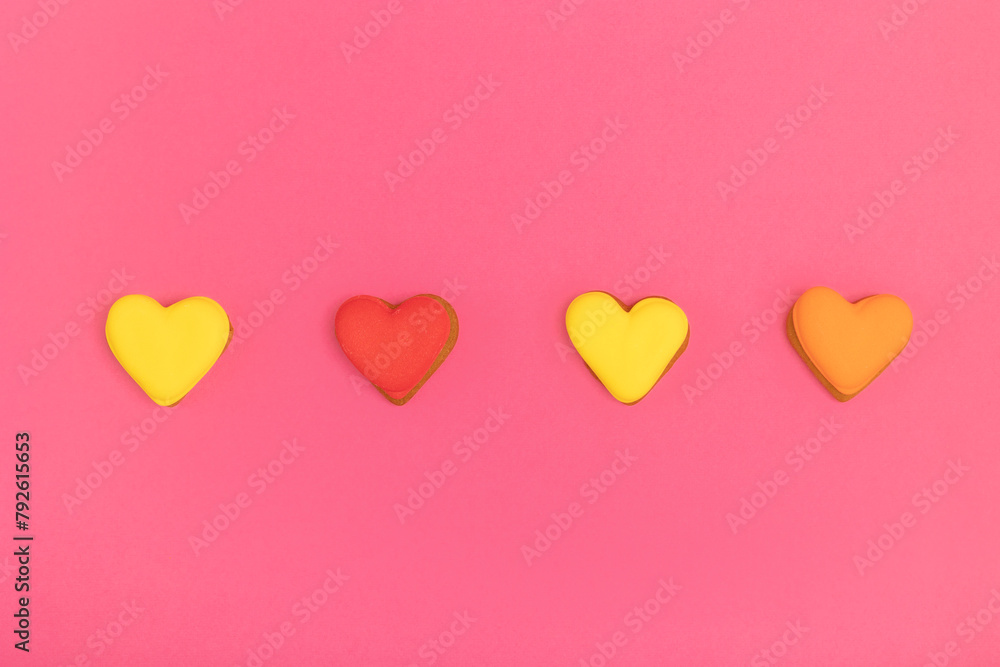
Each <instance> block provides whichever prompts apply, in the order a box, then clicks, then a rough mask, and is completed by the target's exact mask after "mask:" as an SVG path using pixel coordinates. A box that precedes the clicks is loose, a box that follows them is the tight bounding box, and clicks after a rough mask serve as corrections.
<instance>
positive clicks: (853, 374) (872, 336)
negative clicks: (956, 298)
mask: <svg viewBox="0 0 1000 667" xmlns="http://www.w3.org/2000/svg"><path fill="white" fill-rule="evenodd" d="M787 329H788V338H789V340H791V342H792V346H793V347H794V348H795V349H796V351H798V353H799V356H801V357H802V359H803V360H805V362H806V364H807V365H808V366H809V368H810V369H811V370H812V372H813V374H814V375H816V377H817V378H819V380H820V382H822V383H823V386H825V387H826V388H827V389H828V390H829V391H830V393H831V394H833V395H834V396H835V397H836V398H837V400H840V401H847V400H850V399H852V398H854V397H855V396H857V395H858V394H859V393H860V392H861V390H862V389H864V388H865V387H867V386H868V385H869V384H870V383H871V382H872V380H874V379H875V378H876V377H878V375H879V374H880V373H881V372H882V371H884V370H885V369H886V367H887V366H888V365H889V364H890V363H891V362H892V360H893V359H895V358H896V356H897V355H899V353H900V352H902V351H903V348H904V347H906V344H907V343H908V342H909V340H910V332H911V331H912V330H913V314H912V313H911V312H910V309H909V307H908V306H907V305H906V303H905V302H904V301H903V300H902V299H900V298H899V297H898V296H892V295H891V294H877V295H875V296H869V297H867V298H864V299H861V300H860V301H855V302H854V303H850V302H849V301H847V300H846V299H844V298H843V297H842V296H840V295H839V294H837V293H836V292H835V291H833V290H832V289H830V288H829V287H813V288H811V289H808V290H806V292H805V293H804V294H803V295H802V296H800V297H799V299H798V301H796V302H795V305H794V306H792V310H791V312H790V313H789V314H788V326H787Z"/></svg>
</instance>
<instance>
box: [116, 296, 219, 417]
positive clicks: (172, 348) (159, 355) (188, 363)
mask: <svg viewBox="0 0 1000 667" xmlns="http://www.w3.org/2000/svg"><path fill="white" fill-rule="evenodd" d="M230 332H231V327H230V323H229V317H228V316H227V315H226V311H225V310H223V308H222V306H220V305H219V304H218V303H216V302H215V301H213V300H212V299H209V298H207V297H203V296H194V297H191V298H189V299H184V300H183V301H178V302H177V303H175V304H173V305H171V306H169V307H167V308H164V307H163V306H161V305H160V304H159V303H157V302H156V301H155V300H154V299H151V298H149V297H148V296H143V295H141V294H129V295H128V296H123V297H122V298H120V299H118V300H117V301H115V302H114V304H112V306H111V309H110V310H109V311H108V322H107V325H106V327H105V333H106V335H107V338H108V345H109V346H110V347H111V352H112V354H114V355H115V358H116V359H117V360H118V363H120V364H121V365H122V368H124V369H125V371H126V372H127V373H128V374H129V375H131V376H132V379H133V380H135V381H136V382H137V383H138V385H139V386H140V387H142V390H143V391H145V392H146V393H147V394H149V397H150V398H151V399H153V400H154V401H155V402H156V403H158V404H159V405H164V406H166V405H173V404H175V403H177V402H178V401H179V400H181V399H182V398H184V396H185V395H186V394H187V393H188V392H189V391H191V389H192V388H193V387H194V386H195V385H196V384H198V381H199V380H201V378H202V377H204V375H205V373H207V372H208V370H209V369H210V368H211V367H212V365H213V364H215V361H216V359H218V358H219V355H221V354H222V351H223V350H225V349H226V345H228V344H229V338H230Z"/></svg>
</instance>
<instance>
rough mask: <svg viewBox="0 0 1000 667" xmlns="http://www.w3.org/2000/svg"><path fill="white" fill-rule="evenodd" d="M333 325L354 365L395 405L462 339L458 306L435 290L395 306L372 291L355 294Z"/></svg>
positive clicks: (411, 391)
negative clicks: (455, 306) (460, 336)
mask: <svg viewBox="0 0 1000 667" xmlns="http://www.w3.org/2000/svg"><path fill="white" fill-rule="evenodd" d="M333 328H334V333H335V334H336V336H337V342H339V343H340V347H341V348H343V350H344V354H346V355H347V358H348V359H350V361H351V363H352V364H354V366H355V368H357V369H358V370H359V371H361V373H362V374H363V375H364V376H365V377H366V378H368V381H369V382H371V383H372V384H373V385H375V388H376V389H378V390H379V391H380V392H382V395H383V396H385V397H386V398H387V399H389V400H390V401H391V402H393V403H395V404H396V405H403V404H404V403H406V402H407V401H408V400H410V399H411V398H413V395H414V394H416V393H417V390H418V389H420V387H421V386H423V384H424V382H426V381H427V378H429V377H430V376H431V374H433V373H434V371H436V370H437V368H438V366H440V365H441V363H442V362H443V361H444V360H445V357H447V356H448V354H449V353H450V352H451V349H452V348H453V347H455V341H456V340H458V317H457V316H456V315H455V310H454V308H452V307H451V304H449V303H448V302H447V301H445V300H444V299H442V298H441V297H439V296H434V295H432V294H419V295H417V296H414V297H411V298H409V299H407V300H406V301H404V302H403V303H401V304H399V305H397V306H394V305H392V304H391V303H389V302H388V301H383V300H382V299H379V298H376V297H374V296H355V297H351V298H350V299H348V300H347V301H345V302H344V303H343V304H341V306H340V308H339V309H338V310H337V316H336V318H335V319H334V324H333Z"/></svg>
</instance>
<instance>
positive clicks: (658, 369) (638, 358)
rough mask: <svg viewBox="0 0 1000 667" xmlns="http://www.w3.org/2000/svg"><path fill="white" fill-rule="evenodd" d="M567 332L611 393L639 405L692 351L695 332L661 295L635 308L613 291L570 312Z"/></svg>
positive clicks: (585, 299) (594, 295)
mask: <svg viewBox="0 0 1000 667" xmlns="http://www.w3.org/2000/svg"><path fill="white" fill-rule="evenodd" d="M566 331H567V332H568V333H569V338H570V340H571V341H572V342H573V346H574V347H576V350H577V352H579V353H580V356H581V357H583V361H584V362H585V363H586V364H587V367H588V368H590V370H591V372H592V373H593V374H594V375H595V376H597V379H598V380H600V381H601V383H602V384H604V386H605V387H607V389H608V391H610V392H611V395H612V396H614V397H615V398H617V399H618V400H619V401H621V402H622V403H625V404H627V405H633V404H635V403H638V402H639V400H641V399H642V397H643V396H645V395H646V394H648V393H649V390H650V389H652V388H653V385H655V384H656V383H657V382H659V380H660V378H661V377H663V375H664V374H665V373H666V372H667V371H668V370H670V367H671V366H672V365H673V364H674V362H675V361H677V358H678V357H680V356H681V354H682V353H683V352H684V350H685V349H686V348H687V344H688V338H689V335H690V328H689V327H688V319H687V315H685V314H684V311H683V310H681V309H680V307H679V306H677V304H675V303H674V302H673V301H670V300H669V299H664V298H663V297H659V296H652V297H648V298H645V299H643V300H641V301H639V302H638V303H636V304H635V305H633V306H631V307H629V306H626V305H625V304H623V303H622V302H621V301H619V300H618V299H616V298H615V297H613V296H611V295H610V294H608V293H607V292H587V293H586V294H581V295H580V296H578V297H576V298H575V299H573V302H572V303H571V304H569V308H568V309H567V310H566Z"/></svg>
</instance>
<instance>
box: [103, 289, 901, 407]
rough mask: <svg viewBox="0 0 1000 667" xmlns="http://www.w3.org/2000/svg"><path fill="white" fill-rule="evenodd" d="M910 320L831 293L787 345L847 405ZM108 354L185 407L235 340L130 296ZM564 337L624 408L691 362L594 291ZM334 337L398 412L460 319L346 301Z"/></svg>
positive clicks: (575, 305) (116, 311) (581, 299)
mask: <svg viewBox="0 0 1000 667" xmlns="http://www.w3.org/2000/svg"><path fill="white" fill-rule="evenodd" d="M912 329H913V316H912V314H911V313H910V309H909V308H908V307H907V305H906V303H905V302H904V301H903V300H902V299H900V298H899V297H896V296H892V295H887V294H879V295H875V296H869V297H867V298H864V299H861V300H859V301H856V302H854V303H850V302H848V301H846V300H845V299H843V298H842V297H841V296H840V295H839V294H837V293H836V292H835V291H833V290H832V289H829V288H827V287H813V288H811V289H809V290H807V291H806V292H805V293H804V294H803V295H802V296H801V297H799V298H798V300H796V302H795V303H794V305H793V306H792V307H791V309H790V312H789V314H788V320H787V331H788V338H789V340H790V341H791V344H792V346H793V347H794V348H795V350H796V351H797V352H798V353H799V355H800V356H801V357H802V359H803V360H804V361H805V362H806V364H807V365H808V366H809V368H810V369H811V370H812V372H813V373H814V374H815V375H816V377H817V378H818V379H819V380H820V382H822V383H823V385H824V386H825V387H826V388H827V389H828V390H829V391H830V393H832V394H833V395H834V396H835V397H836V398H837V399H838V400H840V401H847V400H849V399H851V398H853V397H854V396H856V395H857V394H858V393H860V392H861V390H862V389H864V388H865V387H867V386H868V385H869V384H870V383H871V382H872V380H874V379H875V378H876V377H877V376H878V375H879V374H880V373H881V372H882V371H883V370H885V368H886V367H887V366H888V365H889V364H890V362H892V360H893V359H894V358H895V357H896V356H897V355H898V354H899V353H900V352H902V350H903V348H904V347H906V344H907V343H908V342H909V338H910V333H911V331H912ZM105 330H106V335H107V339H108V345H109V346H110V348H111V352H112V353H113V354H114V356H115V358H116V359H117V360H118V362H119V363H120V364H121V365H122V367H123V368H124V369H125V371H126V372H127V373H128V374H129V375H130V376H131V377H132V378H133V379H134V380H135V381H136V383H138V385H139V386H140V387H141V388H142V389H143V391H145V392H146V394H148V395H149V397H150V398H152V399H153V401H155V402H156V403H157V404H159V405H164V406H169V405H175V404H176V403H177V402H178V401H180V400H181V399H182V398H183V397H184V396H185V395H186V394H187V393H188V392H189V391H191V389H193V388H194V386H195V385H196V384H197V383H198V382H199V381H200V380H201V379H202V378H203V377H204V376H205V374H206V373H208V371H209V369H211V367H212V366H213V365H214V364H215V362H216V360H217V359H218V358H219V357H220V356H221V355H222V353H223V351H225V349H226V347H227V346H228V345H229V342H230V341H231V340H232V335H233V328H232V324H231V322H230V320H229V316H228V315H227V314H226V311H225V310H224V309H223V308H222V306H220V305H219V304H218V303H217V302H215V301H214V300H212V299H209V298H208V297H201V296H197V297H191V298H188V299H184V300H182V301H178V302H177V303H174V304H173V305H171V306H169V307H164V306H162V305H160V304H159V303H158V302H157V301H156V300H154V299H152V298H150V297H148V296H144V295H140V294H130V295H128V296H124V297H122V298H120V299H118V300H117V301H116V302H115V303H114V304H113V305H112V306H111V308H110V310H109V311H108V319H107V324H106V327H105ZM566 331H567V333H568V334H569V338H570V341H571V342H572V343H573V346H574V347H575V348H576V350H577V352H579V354H580V356H581V358H582V359H583V361H584V363H585V364H586V365H587V367H588V368H589V369H590V371H591V372H592V373H593V374H594V376H595V377H596V378H597V379H598V380H600V381H601V383H602V384H603V385H604V386H605V387H606V388H607V390H608V391H609V392H610V393H611V395H612V396H614V397H615V398H616V399H617V400H619V401H621V402H622V403H625V404H628V405H633V404H635V403H637V402H639V401H640V400H641V399H642V398H643V397H645V396H646V395H647V394H648V393H649V391H650V390H651V389H652V388H653V386H654V385H656V383H657V382H659V380H660V378H662V377H663V376H664V375H665V374H666V373H667V371H668V370H670V367H671V366H673V364H674V362H676V361H677V359H678V358H679V357H680V356H681V354H683V353H684V350H685V349H686V348H687V345H688V341H689V340H690V337H691V329H690V325H689V323H688V318H687V315H686V314H685V313H684V311H683V310H682V309H681V308H680V307H679V306H678V305H677V304H675V303H674V302H673V301H671V300H669V299H667V298H664V297H659V296H651V297H647V298H644V299H642V300H640V301H638V302H636V303H634V304H632V305H628V304H625V303H623V302H622V301H620V300H618V299H617V298H616V297H614V296H613V295H611V294H608V293H607V292H587V293H585V294H581V295H580V296H578V297H576V298H575V299H573V301H572V303H570V305H569V308H568V309H567V311H566ZM334 334H335V336H336V338H337V341H338V342H339V343H340V346H341V348H342V349H343V351H344V354H345V355H346V356H347V358H348V359H349V360H350V362H351V363H352V364H353V365H354V366H355V367H356V368H357V369H358V370H359V371H360V372H361V373H362V374H363V375H364V376H365V377H366V378H367V379H368V380H369V381H370V382H371V383H372V385H374V386H375V388H376V389H378V390H379V392H381V393H382V395H383V396H385V397H386V398H387V399H388V400H389V401H391V402H392V403H394V404H396V405H403V404H404V403H406V402H407V401H409V400H410V399H411V398H413V396H414V395H415V394H416V393H417V391H418V390H419V389H420V387H421V386H423V384H424V383H425V382H426V381H427V379H428V378H429V377H430V376H431V375H432V374H433V373H434V371H436V370H437V369H438V367H439V366H440V365H441V364H442V363H443V362H444V360H445V358H447V356H448V354H449V353H450V352H451V350H452V349H453V348H454V347H455V343H456V341H457V340H458V317H457V315H456V314H455V309H454V308H452V306H451V305H450V304H449V303H448V302H447V301H445V300H444V299H442V298H441V297H439V296H435V295H431V294H420V295H417V296H414V297H411V298H409V299H407V300H406V301H403V302H402V303H400V304H391V303H389V302H387V301H384V300H382V299H379V298H376V297H373V296H356V297H352V298H350V299H348V300H347V301H345V302H344V303H343V304H342V305H341V306H340V308H339V309H338V310H337V314H336V317H335V319H334Z"/></svg>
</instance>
